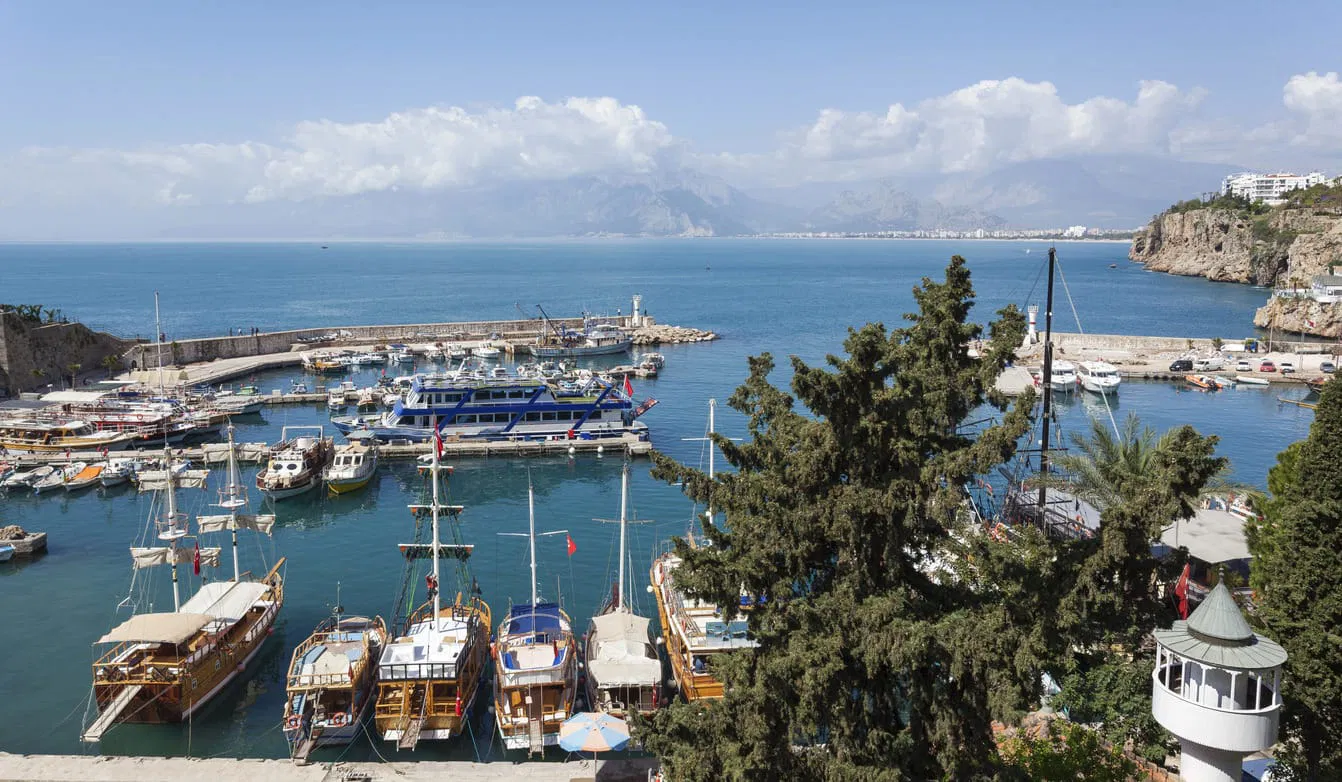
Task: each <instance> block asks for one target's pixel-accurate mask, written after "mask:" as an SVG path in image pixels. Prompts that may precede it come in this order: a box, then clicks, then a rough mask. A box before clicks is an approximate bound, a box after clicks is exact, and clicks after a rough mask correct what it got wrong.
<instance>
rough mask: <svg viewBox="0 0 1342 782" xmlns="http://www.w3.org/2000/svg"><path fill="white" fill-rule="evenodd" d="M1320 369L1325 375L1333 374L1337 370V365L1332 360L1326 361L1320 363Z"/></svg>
mask: <svg viewBox="0 0 1342 782" xmlns="http://www.w3.org/2000/svg"><path fill="white" fill-rule="evenodd" d="M1319 371H1320V372H1322V373H1324V374H1325V375H1331V374H1333V373H1334V372H1336V371H1337V366H1336V365H1335V364H1333V362H1331V361H1325V362H1323V363H1322V364H1319Z"/></svg>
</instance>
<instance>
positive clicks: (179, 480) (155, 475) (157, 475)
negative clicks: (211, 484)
mask: <svg viewBox="0 0 1342 782" xmlns="http://www.w3.org/2000/svg"><path fill="white" fill-rule="evenodd" d="M167 475H168V474H167V472H166V471H164V470H153V471H146V472H142V473H140V485H139V489H140V491H163V490H164V489H167V488H168V477H167ZM209 477H210V471H209V470H183V471H182V472H181V473H179V474H177V475H176V476H174V477H173V484H174V485H175V486H177V487H178V488H181V489H203V488H205V483H206V481H207V480H208V479H209Z"/></svg>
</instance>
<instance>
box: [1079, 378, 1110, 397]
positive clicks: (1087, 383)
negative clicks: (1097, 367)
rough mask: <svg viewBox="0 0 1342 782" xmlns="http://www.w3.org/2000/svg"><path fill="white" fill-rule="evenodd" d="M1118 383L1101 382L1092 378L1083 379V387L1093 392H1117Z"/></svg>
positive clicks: (1106, 393)
mask: <svg viewBox="0 0 1342 782" xmlns="http://www.w3.org/2000/svg"><path fill="white" fill-rule="evenodd" d="M1118 385H1119V384H1118V383H1101V382H1100V381H1098V380H1092V379H1090V378H1082V379H1081V387H1082V388H1084V389H1086V390H1087V391H1089V392H1091V393H1092V394H1105V395H1108V394H1117V393H1118Z"/></svg>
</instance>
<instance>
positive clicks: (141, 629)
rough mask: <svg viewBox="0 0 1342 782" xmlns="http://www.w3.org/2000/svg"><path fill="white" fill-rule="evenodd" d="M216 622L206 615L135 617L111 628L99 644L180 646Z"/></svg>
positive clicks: (143, 615) (100, 639)
mask: <svg viewBox="0 0 1342 782" xmlns="http://www.w3.org/2000/svg"><path fill="white" fill-rule="evenodd" d="M213 621H214V617H212V616H209V615H207V614H177V613H173V614H136V615H135V616H132V617H131V618H130V619H127V620H126V621H124V622H122V623H121V624H119V625H117V626H116V627H114V628H112V631H111V632H109V633H108V634H107V635H104V636H103V637H102V638H99V639H98V643H100V644H115V643H121V642H122V641H132V642H140V643H151V644H180V643H182V642H183V641H186V640H187V639H188V638H190V637H191V636H193V635H195V634H196V633H198V632H200V630H201V628H203V627H205V625H207V624H209V623H210V622H213Z"/></svg>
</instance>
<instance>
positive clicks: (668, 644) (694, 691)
mask: <svg viewBox="0 0 1342 782" xmlns="http://www.w3.org/2000/svg"><path fill="white" fill-rule="evenodd" d="M659 564H660V563H658V562H653V565H652V567H653V570H652V584H653V589H652V591H653V594H654V595H656V597H657V621H658V623H659V624H660V626H661V629H662V638H663V640H664V641H665V643H664V644H663V648H664V649H665V650H666V656H667V658H668V659H669V660H670V661H671V674H672V676H673V678H674V679H675V681H676V686H677V687H678V688H679V689H680V694H681V696H682V697H683V698H685V700H687V701H697V700H713V699H717V698H721V697H722V693H723V687H722V682H720V681H718V680H717V679H715V678H713V677H712V676H710V675H709V674H707V673H695V672H694V670H693V669H692V668H691V667H690V665H689V663H688V662H687V661H686V658H688V657H689V656H690V653H689V650H688V649H687V648H685V643H684V641H682V640H681V637H680V634H679V633H678V632H676V630H675V628H673V627H672V626H671V614H670V609H669V608H668V607H667V605H666V598H665V596H664V595H663V594H662V583H661V581H660V580H659V575H658V570H657V569H658V565H659Z"/></svg>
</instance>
